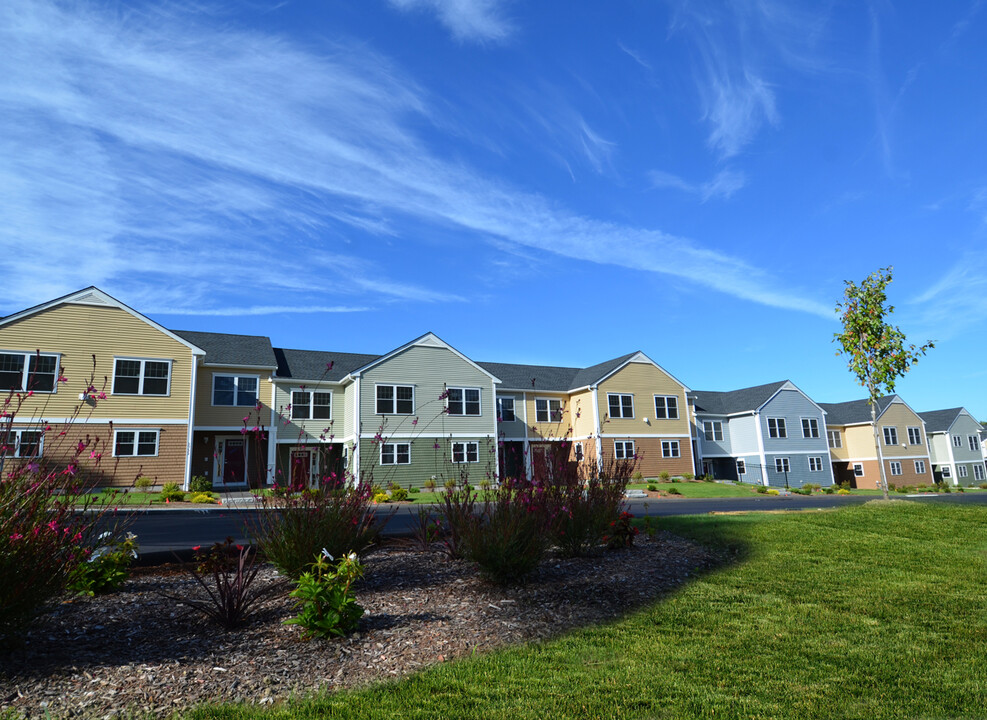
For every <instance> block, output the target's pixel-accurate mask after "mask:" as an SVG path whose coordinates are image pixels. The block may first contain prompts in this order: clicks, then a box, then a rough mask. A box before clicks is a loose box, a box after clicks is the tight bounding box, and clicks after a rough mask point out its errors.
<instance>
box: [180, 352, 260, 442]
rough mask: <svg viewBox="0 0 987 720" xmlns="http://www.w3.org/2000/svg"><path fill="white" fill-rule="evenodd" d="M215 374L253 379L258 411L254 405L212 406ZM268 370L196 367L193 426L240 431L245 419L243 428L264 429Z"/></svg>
mask: <svg viewBox="0 0 987 720" xmlns="http://www.w3.org/2000/svg"><path fill="white" fill-rule="evenodd" d="M216 375H244V376H250V377H257V378H258V379H259V381H258V383H257V399H258V401H259V402H260V403H261V409H260V411H258V410H257V409H256V408H255V407H254V406H250V407H246V406H233V407H231V406H227V405H216V406H214V405H213V404H212V388H213V378H214V377H215V376H216ZM270 378H271V371H270V370H255V369H250V368H236V367H211V366H210V367H206V366H199V375H198V382H197V383H196V392H195V426H196V427H229V428H241V427H243V424H244V418H245V417H246V418H247V420H246V423H247V427H254V426H255V425H260V426H263V427H266V426H267V424H268V423H269V422H270V420H271V384H270Z"/></svg>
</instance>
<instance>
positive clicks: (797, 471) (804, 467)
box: [765, 450, 833, 488]
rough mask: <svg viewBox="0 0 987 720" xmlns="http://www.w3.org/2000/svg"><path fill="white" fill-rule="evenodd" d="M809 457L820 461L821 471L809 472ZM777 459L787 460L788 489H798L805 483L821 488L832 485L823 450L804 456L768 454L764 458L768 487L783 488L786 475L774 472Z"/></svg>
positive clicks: (827, 456)
mask: <svg viewBox="0 0 987 720" xmlns="http://www.w3.org/2000/svg"><path fill="white" fill-rule="evenodd" d="M810 457H817V458H819V459H820V468H821V470H818V471H810V470H809V458H810ZM777 458H788V464H789V467H790V469H789V471H788V475H787V480H788V487H791V488H800V487H802V486H803V485H805V484H806V483H815V484H818V485H822V486H828V485H832V484H833V476H832V474H831V464H830V462H831V461H830V457H829V453H828V452H826V451H825V450H819V452H818V453H806V454H795V453H791V454H789V453H768V454H767V455H766V457H765V459H766V460H767V469H766V471H767V476H768V485H770V486H771V487H779V488H783V487H785V480H786V475H785V473H783V472H778V471H777V470H776V467H777V466H776V464H775V460H776V459H777Z"/></svg>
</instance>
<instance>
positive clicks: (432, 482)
mask: <svg viewBox="0 0 987 720" xmlns="http://www.w3.org/2000/svg"><path fill="white" fill-rule="evenodd" d="M422 487H423V488H425V489H426V490H428V491H429V492H432V491H434V490H435V476H434V475H433V476H432V477H430V478H429V479H428V480H426V481H425V482H423V483H422Z"/></svg>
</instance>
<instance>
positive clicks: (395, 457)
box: [380, 442, 411, 466]
mask: <svg viewBox="0 0 987 720" xmlns="http://www.w3.org/2000/svg"><path fill="white" fill-rule="evenodd" d="M401 445H404V446H406V447H407V448H408V462H406V463H403V462H398V457H399V455H400V453H399V452H398V447H400V446H401ZM387 446H391V447H392V448H394V449H393V455H394V462H392V463H386V462H384V448H385V447H387ZM380 464H381V465H387V466H391V465H411V443H400V442H389V443H381V444H380Z"/></svg>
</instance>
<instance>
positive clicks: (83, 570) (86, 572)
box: [68, 530, 137, 596]
mask: <svg viewBox="0 0 987 720" xmlns="http://www.w3.org/2000/svg"><path fill="white" fill-rule="evenodd" d="M96 541H97V542H98V543H99V546H98V547H96V548H95V549H94V550H93V551H92V553H91V554H90V555H89V558H88V559H87V560H86V562H84V563H81V564H80V565H78V566H77V567H76V569H75V572H73V573H72V577H71V579H70V580H69V584H68V589H69V590H70V591H71V592H74V593H77V594H79V595H89V596H93V595H98V594H103V593H109V592H113V591H114V590H116V589H117V588H119V587H120V586H121V585H122V584H123V583H124V581H125V580H126V579H127V578H128V577H129V576H130V564H131V563H132V562H133V561H134V560H135V559H136V558H137V536H136V535H134V534H133V533H130V532H128V533H127V534H126V535H123V536H120V535H119V534H115V533H114V532H113V531H112V530H107V531H106V532H104V533H102V534H101V535H99V537H98V538H97V539H96Z"/></svg>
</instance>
